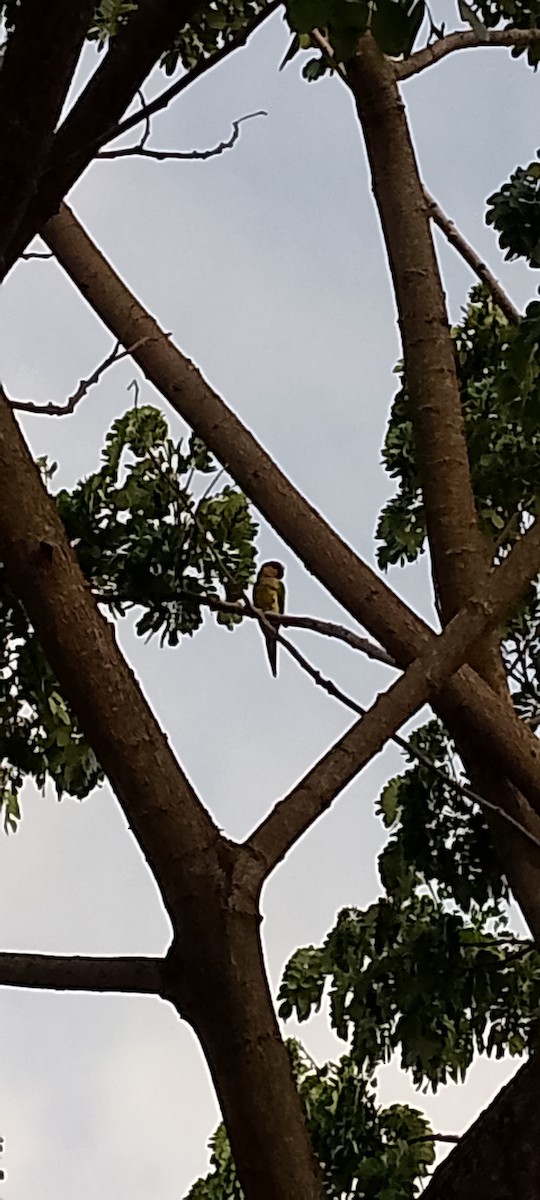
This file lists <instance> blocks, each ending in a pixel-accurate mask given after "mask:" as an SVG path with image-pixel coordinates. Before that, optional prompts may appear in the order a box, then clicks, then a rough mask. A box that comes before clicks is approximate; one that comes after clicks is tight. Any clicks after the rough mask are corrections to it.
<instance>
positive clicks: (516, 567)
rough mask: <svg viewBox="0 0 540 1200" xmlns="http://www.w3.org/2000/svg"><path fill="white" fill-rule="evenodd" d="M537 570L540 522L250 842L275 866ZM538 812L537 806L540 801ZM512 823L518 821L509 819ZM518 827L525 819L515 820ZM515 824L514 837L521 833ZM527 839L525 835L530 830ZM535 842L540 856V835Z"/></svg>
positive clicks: (433, 692) (429, 696)
mask: <svg viewBox="0 0 540 1200" xmlns="http://www.w3.org/2000/svg"><path fill="white" fill-rule="evenodd" d="M539 567H540V523H537V526H536V527H535V526H532V527H531V529H530V530H529V531H528V532H527V534H525V535H524V537H523V538H521V539H520V540H519V542H517V543H516V545H515V546H514V548H513V549H512V551H511V553H510V554H509V555H508V557H507V558H506V559H505V560H504V562H503V563H502V565H501V566H500V567H497V568H494V569H493V570H492V571H491V572H490V576H489V579H488V581H487V585H486V586H485V588H484V590H483V592H482V593H481V594H480V595H479V596H478V597H476V598H475V599H473V600H471V601H469V603H468V604H467V605H466V606H465V607H464V609H463V610H462V611H461V612H460V613H459V614H458V615H457V616H456V617H454V619H453V620H452V621H451V622H450V623H449V624H448V625H447V626H446V629H445V630H444V632H443V633H442V634H440V635H439V637H438V638H436V639H435V642H434V644H433V645H432V646H431V647H430V648H429V650H428V651H427V652H426V653H424V654H423V655H422V656H421V657H420V658H418V659H417V660H416V662H414V663H412V665H411V666H410V667H408V668H407V670H406V671H405V674H404V675H403V676H402V677H401V679H399V680H398V681H397V683H395V684H393V686H392V687H391V688H389V689H388V691H387V692H385V693H384V694H383V695H382V696H379V697H378V699H377V700H376V701H375V704H374V705H373V706H372V707H371V708H370V709H369V710H368V712H367V713H366V714H365V716H363V717H362V719H361V720H360V721H358V722H357V723H356V725H354V726H353V727H352V729H350V730H349V731H348V732H347V733H346V734H345V735H344V736H343V737H342V738H340V740H339V741H338V742H337V743H336V744H335V745H334V746H333V747H332V748H331V749H330V750H329V751H328V752H327V754H325V755H324V757H323V758H322V759H321V760H320V762H318V763H317V764H316V765H315V766H314V767H313V768H312V769H311V770H310V771H309V772H308V774H307V775H306V776H305V778H304V779H303V780H302V781H301V783H299V784H298V785H297V786H296V787H295V788H294V789H293V791H292V792H291V793H290V794H289V795H288V796H286V797H285V799H283V800H281V801H280V802H279V803H278V804H277V805H276V806H275V808H274V809H273V811H272V812H271V813H270V814H269V815H268V816H267V817H266V818H265V820H264V821H263V822H262V823H261V825H260V826H259V827H258V829H256V830H255V832H254V833H253V834H252V835H251V837H250V838H249V840H248V843H247V844H248V845H249V846H251V848H252V849H253V850H255V852H256V853H257V854H259V855H260V856H261V858H262V860H263V862H264V863H265V864H266V870H267V871H270V870H272V869H273V868H274V867H275V866H276V865H277V863H279V862H280V861H281V860H282V859H283V857H284V856H285V854H286V853H287V852H288V850H289V849H290V848H291V847H292V846H293V845H294V843H295V842H296V841H297V840H298V838H299V837H300V836H301V835H302V834H303V833H304V832H305V831H306V829H308V828H309V826H310V825H311V824H312V823H313V822H314V821H315V820H317V818H318V817H319V816H321V815H322V813H324V812H326V811H327V809H328V808H329V807H330V805H331V804H332V802H333V800H334V799H335V797H336V796H337V795H338V793H339V792H340V791H341V790H342V789H343V788H344V787H346V786H347V784H349V783H350V782H351V781H352V779H354V777H355V775H356V774H357V773H358V771H359V770H361V769H362V768H363V767H364V766H365V765H366V764H367V763H368V762H369V761H370V759H371V758H373V756H374V755H375V754H377V753H378V752H379V751H380V750H382V749H383V747H384V745H385V743H386V742H387V741H388V739H389V738H391V737H393V736H394V734H395V733H396V731H397V730H398V729H399V728H400V726H401V725H402V724H403V723H404V722H405V721H407V720H408V719H409V717H411V716H412V715H413V713H414V712H416V711H417V710H418V709H419V708H420V707H421V706H422V704H425V703H426V701H427V700H433V699H434V698H436V696H437V693H438V692H439V691H440V689H441V687H442V686H443V685H444V684H445V683H446V682H447V680H448V677H449V675H451V673H452V672H453V671H455V670H456V668H457V667H459V665H460V663H461V662H463V660H464V658H465V657H466V655H467V653H468V651H469V650H470V647H471V645H472V644H473V643H474V642H475V641H476V640H477V639H478V638H479V637H481V636H482V634H483V633H484V632H485V630H486V629H487V628H489V627H493V625H494V624H496V623H498V622H500V621H502V620H503V619H504V617H505V616H506V615H508V613H509V612H510V611H511V609H512V607H513V606H514V604H515V603H516V600H517V597H518V596H520V595H521V594H522V592H523V590H524V589H525V588H526V586H527V582H528V580H530V578H531V577H532V576H533V575H535V574H536V573H537V572H538V570H539ZM537 811H539V812H540V806H538V805H537ZM512 823H513V824H514V825H515V821H513V822H512ZM518 824H519V825H520V826H521V825H522V824H523V822H518ZM522 832H523V830H520V832H519V834H518V832H517V829H516V836H520V837H521V834H522ZM526 836H527V838H528V832H527V834H526ZM531 840H532V842H533V844H534V846H535V853H536V856H537V860H538V850H537V846H538V832H537V830H536V831H535V832H534V833H533V837H532V839H531Z"/></svg>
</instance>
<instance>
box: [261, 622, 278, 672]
mask: <svg viewBox="0 0 540 1200" xmlns="http://www.w3.org/2000/svg"><path fill="white" fill-rule="evenodd" d="M276 628H277V626H276ZM264 640H265V642H266V653H267V655H268V662H269V663H270V670H271V672H272V675H273V676H274V679H275V678H276V676H277V651H278V643H277V638H276V637H275V636H273V635H272V634H271V633H267V632H266V630H264Z"/></svg>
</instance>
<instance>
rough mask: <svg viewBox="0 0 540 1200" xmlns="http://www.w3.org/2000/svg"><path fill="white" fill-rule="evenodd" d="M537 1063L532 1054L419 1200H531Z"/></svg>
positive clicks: (536, 1166) (539, 1115) (537, 1173)
mask: <svg viewBox="0 0 540 1200" xmlns="http://www.w3.org/2000/svg"><path fill="white" fill-rule="evenodd" d="M539 1086H540V1057H539V1056H538V1055H537V1054H535V1055H534V1056H533V1057H532V1058H531V1059H530V1060H529V1062H527V1063H525V1066H523V1067H521V1069H520V1070H519V1071H518V1072H517V1073H516V1075H514V1078H513V1079H511V1080H510V1083H508V1084H507V1085H506V1087H504V1088H503V1089H502V1091H500V1092H499V1094H498V1096H496V1097H495V1099H494V1100H493V1102H492V1103H491V1104H490V1105H489V1107H488V1108H486V1109H485V1110H484V1112H483V1113H481V1115H480V1116H479V1117H478V1119H477V1120H476V1121H475V1122H474V1123H473V1124H472V1125H471V1126H470V1128H469V1129H468V1130H467V1132H466V1133H464V1134H463V1136H462V1137H461V1138H460V1140H459V1143H458V1145H457V1146H456V1149H455V1150H452V1152H451V1154H449V1155H448V1158H445V1160H444V1162H442V1163H441V1165H440V1166H439V1167H437V1170H436V1171H435V1174H434V1175H433V1178H432V1179H431V1181H430V1183H429V1185H428V1187H427V1188H426V1190H425V1192H423V1193H422V1195H423V1198H424V1200H470V1198H471V1197H472V1196H474V1198H475V1200H518V1197H519V1200H536V1198H537V1196H538V1180H539V1179H540V1105H539V1104H538V1088H539Z"/></svg>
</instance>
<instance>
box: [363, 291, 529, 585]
mask: <svg viewBox="0 0 540 1200" xmlns="http://www.w3.org/2000/svg"><path fill="white" fill-rule="evenodd" d="M453 339H454V346H455V351H456V366H457V371H458V376H459V382H460V387H461V395H462V401H463V412H464V417H465V426H466V434H467V442H468V448H469V459H470V463H471V474H472V482H473V488H474V493H475V497H476V500H477V505H478V510H479V515H480V520H481V523H482V526H483V528H484V531H485V533H486V535H487V536H488V537H491V538H494V539H495V540H499V539H500V538H501V533H502V531H504V535H503V538H502V542H501V546H502V547H504V546H509V545H510V544H511V543H512V541H513V540H515V537H516V536H517V534H518V533H519V530H520V525H519V522H516V521H514V523H513V524H512V526H511V527H510V529H508V530H507V528H506V527H507V526H508V524H509V522H510V521H511V519H512V518H514V517H515V515H516V514H522V515H523V516H526V515H527V514H529V515H534V514H535V513H536V511H537V506H538V497H539V495H540V430H539V428H538V403H539V395H540V352H539V347H538V344H537V342H536V341H535V340H533V339H530V337H529V336H528V332H527V330H526V329H525V330H524V329H523V327H522V325H513V324H511V323H510V322H509V321H508V320H507V319H506V317H504V316H503V315H502V313H501V312H500V311H499V309H498V308H497V307H496V306H495V305H494V304H493V302H492V300H491V299H490V297H489V296H488V295H487V293H486V292H485V291H484V289H483V288H481V287H476V288H474V289H473V291H472V293H471V297H470V302H469V304H468V306H467V308H466V310H465V313H464V317H463V320H462V322H461V324H460V325H458V326H456V328H455V329H454V330H453ZM398 371H399V373H400V375H401V379H402V386H401V388H400V390H399V392H398V393H397V395H396V397H395V399H394V404H393V407H392V413H391V417H390V422H389V425H388V430H387V434H386V440H385V444H384V450H383V461H384V464H385V466H386V469H387V471H388V473H389V475H391V476H392V477H393V478H397V479H398V480H399V490H398V493H397V495H396V496H395V497H394V498H393V499H392V500H390V502H389V503H388V504H387V505H386V507H385V508H384V509H383V511H382V513H381V517H380V519H379V524H378V527H377V536H378V538H379V539H380V541H381V543H382V545H381V546H380V547H379V550H378V559H379V563H380V565H381V566H382V567H387V566H389V565H391V564H394V563H404V562H413V561H414V560H415V559H416V558H417V557H418V555H419V554H420V552H421V550H422V549H423V548H424V545H425V542H426V527H425V519H424V509H423V503H422V496H421V490H420V481H419V475H418V471H417V467H416V459H415V446H414V432H413V425H412V420H411V416H410V406H409V397H408V394H407V389H406V384H405V381H404V377H403V371H402V368H401V367H399V368H398ZM503 462H504V471H502V470H501V464H502V463H503Z"/></svg>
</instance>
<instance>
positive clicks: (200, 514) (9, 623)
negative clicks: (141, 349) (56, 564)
mask: <svg viewBox="0 0 540 1200" xmlns="http://www.w3.org/2000/svg"><path fill="white" fill-rule="evenodd" d="M102 459H103V461H102V465H101V468H100V469H99V470H98V471H96V472H95V473H94V474H92V475H90V476H88V478H87V479H85V480H83V481H82V482H80V483H78V484H77V485H76V487H75V488H74V489H73V490H72V491H67V490H65V489H63V490H61V491H59V492H58V493H57V495H56V497H55V499H56V504H57V508H58V511H59V513H60V516H61V518H62V521H63V522H64V525H65V528H66V531H67V534H68V537H69V539H70V541H71V544H72V545H73V546H74V548H75V550H76V553H77V556H78V559H79V562H80V564H81V567H82V569H83V571H84V573H85V576H86V578H87V579H88V581H89V583H90V585H91V587H92V588H93V590H94V592H96V593H97V594H98V596H99V598H100V600H101V601H102V602H103V603H105V604H107V606H108V607H109V609H110V611H111V613H112V614H113V615H116V616H122V615H124V614H125V613H126V612H127V611H128V610H129V609H130V608H133V607H136V608H137V609H138V610H142V615H140V616H139V617H138V618H137V621H136V624H135V629H136V632H137V633H138V634H139V636H147V637H152V636H153V635H154V634H157V633H161V644H162V645H163V643H167V644H168V645H169V646H176V645H177V644H178V641H179V638H180V636H181V635H186V634H189V635H191V634H193V633H194V632H195V630H197V629H198V628H199V627H200V625H201V623H202V620H203V617H202V611H201V603H200V601H201V597H202V596H217V595H219V594H220V591H221V589H223V588H224V589H225V590H229V591H230V589H231V587H232V582H231V577H232V580H233V581H236V584H237V585H240V584H241V585H242V586H246V585H247V584H248V582H249V580H250V579H251V578H252V576H253V573H254V563H255V552H254V546H253V538H254V535H255V532H256V526H255V524H254V522H253V520H252V518H251V516H250V513H249V507H248V503H247V500H246V498H245V496H243V495H242V493H241V492H239V491H238V490H237V489H236V488H232V487H230V486H229V485H228V484H225V485H224V486H222V487H221V490H220V491H219V492H215V491H212V489H215V487H216V485H217V483H218V473H217V468H216V464H215V463H214V461H213V460H212V458H211V456H210V455H209V454H208V452H207V450H206V447H205V446H204V445H203V444H202V443H201V442H200V441H199V440H198V439H197V438H195V437H192V438H191V439H190V441H189V444H188V445H186V446H185V447H184V445H183V443H182V442H175V441H174V440H173V439H172V438H171V437H170V434H169V431H168V427H167V422H166V421H165V418H164V417H163V415H162V413H161V412H160V411H159V410H158V409H155V408H151V407H149V406H147V407H143V408H140V409H137V408H135V409H131V410H130V411H129V412H126V413H125V414H124V416H123V417H121V418H120V419H119V420H118V421H115V423H114V425H113V426H112V429H111V430H110V432H109V434H108V435H107V439H106V444H105V448H104V450H103V455H102ZM42 467H43V464H42ZM43 469H44V470H45V473H46V474H48V475H49V476H50V474H51V469H47V468H46V467H44V468H43ZM219 474H220V473H219ZM208 478H210V486H209V487H208V486H206V487H205V488H204V489H203V483H204V484H207V481H208ZM197 497H198V498H197ZM0 645H1V646H2V658H1V660H0V721H1V723H2V724H1V727H2V735H1V741H0V761H1V763H2V768H1V771H2V774H1V777H0V801H1V803H0V807H1V806H2V805H3V813H4V821H5V824H6V827H7V828H9V829H11V828H13V827H14V825H15V823H16V820H17V816H18V803H17V794H18V792H19V790H20V787H21V785H22V782H23V779H24V777H25V776H30V777H32V778H33V779H34V780H35V782H36V783H37V784H38V786H39V787H43V786H44V785H45V783H46V781H47V780H48V779H49V780H51V781H52V782H53V784H54V786H55V787H56V790H57V792H58V795H59V796H61V795H62V794H63V793H64V792H67V793H69V794H70V795H72V796H77V797H79V798H82V797H84V796H86V795H88V793H89V792H90V791H91V790H92V788H93V787H95V786H96V784H97V783H98V782H99V780H100V778H101V773H100V769H99V765H98V763H97V761H96V758H95V755H94V753H93V751H92V750H91V749H90V747H89V746H88V745H87V743H86V742H85V740H84V738H83V736H82V734H81V732H80V730H79V728H78V726H77V722H76V720H75V717H74V715H73V713H72V712H71V709H70V707H69V705H68V704H67V703H66V702H65V701H64V700H63V699H62V696H61V694H60V691H59V687H58V684H57V682H56V680H55V678H54V676H53V675H52V673H51V671H50V669H49V667H48V665H47V663H46V661H45V659H44V657H43V654H42V652H41V650H40V647H39V645H38V643H37V641H36V638H35V637H34V634H33V631H32V629H31V628H30V626H29V624H28V621H27V619H26V616H25V614H24V613H23V611H22V609H21V608H20V606H19V605H18V604H16V603H15V602H14V601H13V599H12V598H10V597H9V595H4V596H3V597H2V596H0Z"/></svg>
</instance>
